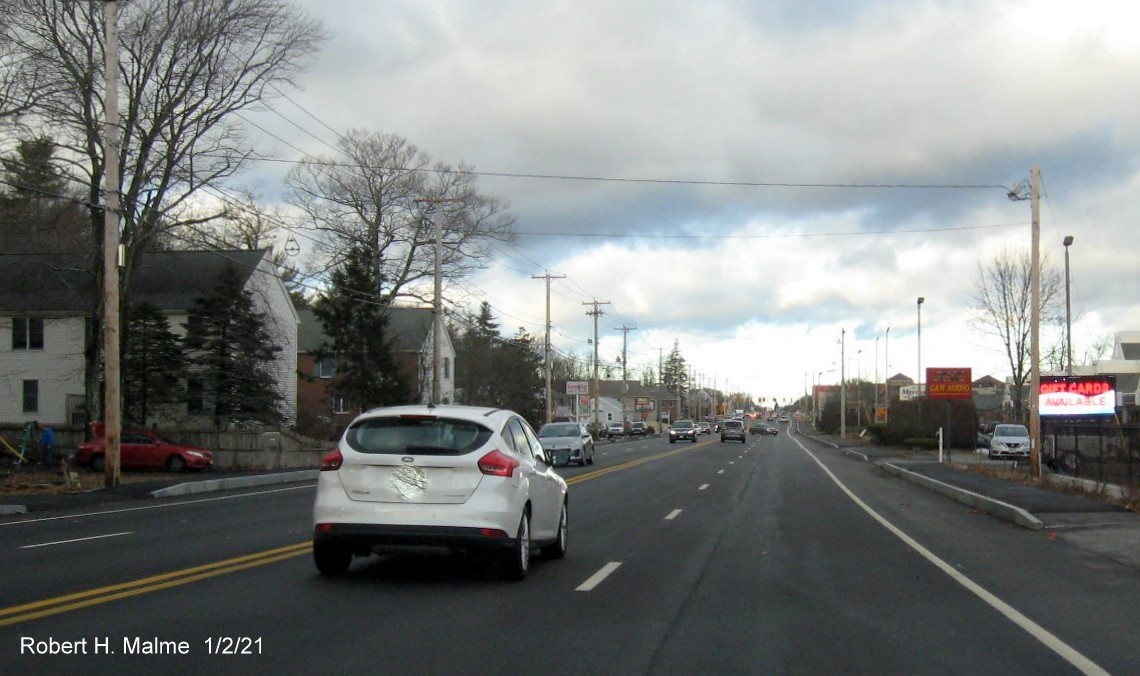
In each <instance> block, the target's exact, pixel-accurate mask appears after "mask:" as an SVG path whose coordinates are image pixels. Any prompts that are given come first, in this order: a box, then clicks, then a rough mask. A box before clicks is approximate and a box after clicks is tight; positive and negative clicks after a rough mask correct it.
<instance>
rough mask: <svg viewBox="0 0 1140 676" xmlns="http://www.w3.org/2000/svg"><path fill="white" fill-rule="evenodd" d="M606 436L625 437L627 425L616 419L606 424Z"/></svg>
mask: <svg viewBox="0 0 1140 676" xmlns="http://www.w3.org/2000/svg"><path fill="white" fill-rule="evenodd" d="M606 436H609V437H624V436H625V425H623V424H622V423H621V421H618V420H615V421H613V422H611V423H609V424H608V425H606Z"/></svg>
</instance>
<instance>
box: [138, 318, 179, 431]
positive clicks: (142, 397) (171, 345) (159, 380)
mask: <svg viewBox="0 0 1140 676" xmlns="http://www.w3.org/2000/svg"><path fill="white" fill-rule="evenodd" d="M124 324H125V326H126V330H125V331H124V332H123V347H122V352H123V357H122V371H123V419H124V420H125V421H126V422H128V423H130V424H132V425H140V426H141V425H146V424H147V421H148V419H149V417H150V416H151V415H153V414H154V413H155V412H156V411H157V410H159V409H160V408H161V407H163V406H166V405H170V404H174V403H177V402H178V401H180V400H181V396H182V390H181V388H180V383H181V381H182V380H183V378H184V377H185V375H186V374H185V355H184V352H183V349H182V340H181V339H180V338H179V337H178V336H177V335H175V334H174V333H173V332H172V331H171V330H170V323H169V322H168V321H167V319H166V315H164V314H163V313H162V311H161V310H159V309H158V308H157V307H155V306H154V305H151V304H148V303H143V304H140V305H135V306H132V307H131V308H129V310H128V313H127V317H126V321H125V322H124Z"/></svg>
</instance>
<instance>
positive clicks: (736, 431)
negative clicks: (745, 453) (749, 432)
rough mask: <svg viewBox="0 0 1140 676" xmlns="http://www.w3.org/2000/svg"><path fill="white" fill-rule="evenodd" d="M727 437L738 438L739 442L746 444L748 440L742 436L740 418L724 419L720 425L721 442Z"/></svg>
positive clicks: (742, 424)
mask: <svg viewBox="0 0 1140 676" xmlns="http://www.w3.org/2000/svg"><path fill="white" fill-rule="evenodd" d="M729 439H738V440H740V443H742V444H746V443H748V440H747V439H746V438H745V436H744V422H743V421H740V420H725V421H724V422H723V423H721V426H720V440H721V441H722V442H725V441H728V440H729Z"/></svg>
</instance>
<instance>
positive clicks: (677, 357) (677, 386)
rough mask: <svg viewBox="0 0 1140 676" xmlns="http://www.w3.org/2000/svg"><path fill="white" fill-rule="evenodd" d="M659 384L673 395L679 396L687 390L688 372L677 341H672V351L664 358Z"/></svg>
mask: <svg viewBox="0 0 1140 676" xmlns="http://www.w3.org/2000/svg"><path fill="white" fill-rule="evenodd" d="M661 383H662V384H663V385H664V386H665V389H667V390H669V391H670V392H673V393H675V394H681V393H682V392H684V391H685V390H686V389H688V384H689V371H688V369H687V367H686V364H685V358H684V357H682V356H681V346H680V345H679V344H678V342H677V341H673V351H672V352H670V353H669V356H668V357H666V358H665V363H664V364H663V365H662V366H661Z"/></svg>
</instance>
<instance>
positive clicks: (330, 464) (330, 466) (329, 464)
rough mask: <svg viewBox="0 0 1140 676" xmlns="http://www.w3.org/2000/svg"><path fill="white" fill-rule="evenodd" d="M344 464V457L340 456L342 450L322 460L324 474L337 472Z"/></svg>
mask: <svg viewBox="0 0 1140 676" xmlns="http://www.w3.org/2000/svg"><path fill="white" fill-rule="evenodd" d="M343 463H344V456H343V455H341V454H340V449H339V448H338V449H337V450H335V451H333V452H332V453H329V454H328V455H326V456H325V457H324V458H321V471H322V472H335V471H336V470H338V469H340V466H341V464H343Z"/></svg>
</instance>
